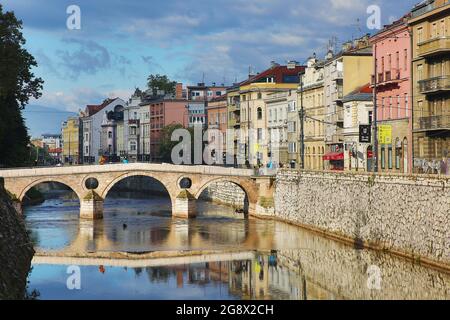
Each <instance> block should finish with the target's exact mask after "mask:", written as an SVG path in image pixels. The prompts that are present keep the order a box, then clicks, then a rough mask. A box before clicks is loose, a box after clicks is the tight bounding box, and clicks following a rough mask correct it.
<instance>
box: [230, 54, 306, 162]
mask: <svg viewBox="0 0 450 320" xmlns="http://www.w3.org/2000/svg"><path fill="white" fill-rule="evenodd" d="M303 70H304V67H302V66H299V65H298V63H297V62H295V61H292V62H289V63H288V64H287V65H285V66H281V65H279V64H277V63H274V62H273V63H272V66H271V67H270V68H269V69H267V70H265V71H263V72H261V73H259V74H257V75H256V76H251V77H250V78H249V79H248V80H246V81H244V82H242V83H240V86H239V95H240V98H239V101H240V132H239V141H238V144H240V146H239V149H242V150H245V162H246V163H247V165H251V166H263V167H265V166H267V165H268V164H269V162H270V158H271V154H270V153H269V137H268V121H267V117H268V113H267V108H266V103H265V100H266V99H268V98H269V95H270V94H272V93H275V92H288V91H289V90H296V89H297V88H298V83H299V73H300V72H303ZM285 118H286V119H287V117H286V116H285ZM286 125H287V124H286Z"/></svg>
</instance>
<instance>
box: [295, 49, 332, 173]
mask: <svg viewBox="0 0 450 320" xmlns="http://www.w3.org/2000/svg"><path fill="white" fill-rule="evenodd" d="M302 80H303V86H300V88H299V91H298V106H299V107H300V108H301V106H302V104H303V109H304V113H305V118H304V134H305V150H304V152H305V169H308V170H323V169H324V160H323V156H324V154H325V123H324V121H325V104H324V99H323V95H324V68H323V62H320V61H318V60H317V59H316V57H312V58H310V59H309V60H308V64H307V67H306V70H305V74H304V75H303V76H302ZM302 90H303V94H302ZM302 100H303V102H302ZM300 152H301V150H300Z"/></svg>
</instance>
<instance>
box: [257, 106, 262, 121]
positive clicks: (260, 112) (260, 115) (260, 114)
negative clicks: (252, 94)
mask: <svg viewBox="0 0 450 320" xmlns="http://www.w3.org/2000/svg"><path fill="white" fill-rule="evenodd" d="M257 112H258V120H262V109H261V108H258V111H257Z"/></svg>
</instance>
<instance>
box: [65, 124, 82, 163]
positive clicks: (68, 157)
mask: <svg viewBox="0 0 450 320" xmlns="http://www.w3.org/2000/svg"><path fill="white" fill-rule="evenodd" d="M61 131H62V132H61V136H62V162H63V163H64V164H69V165H72V164H79V163H81V162H80V160H81V159H80V149H81V145H80V143H79V142H80V119H79V118H78V117H70V118H69V119H67V121H65V122H63V124H62V129H61Z"/></svg>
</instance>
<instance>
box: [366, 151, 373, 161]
mask: <svg viewBox="0 0 450 320" xmlns="http://www.w3.org/2000/svg"><path fill="white" fill-rule="evenodd" d="M367 158H369V159H373V151H370V150H369V151H367Z"/></svg>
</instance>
